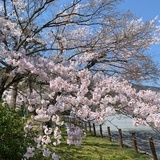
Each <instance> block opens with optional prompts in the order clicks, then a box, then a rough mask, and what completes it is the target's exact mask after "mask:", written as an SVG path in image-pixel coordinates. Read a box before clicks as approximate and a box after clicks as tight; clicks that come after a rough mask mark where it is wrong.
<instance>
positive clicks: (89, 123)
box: [88, 121, 91, 132]
mask: <svg viewBox="0 0 160 160" xmlns="http://www.w3.org/2000/svg"><path fill="white" fill-rule="evenodd" d="M88 126H89V132H91V122H90V121H89V122H88Z"/></svg>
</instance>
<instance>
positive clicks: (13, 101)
mask: <svg viewBox="0 0 160 160" xmlns="http://www.w3.org/2000/svg"><path fill="white" fill-rule="evenodd" d="M17 87H18V82H16V83H14V84H13V86H12V93H11V101H10V106H11V107H13V108H16V99H17Z"/></svg>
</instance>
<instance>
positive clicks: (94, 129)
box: [64, 117, 158, 160]
mask: <svg viewBox="0 0 160 160" xmlns="http://www.w3.org/2000/svg"><path fill="white" fill-rule="evenodd" d="M64 121H65V122H68V123H73V124H76V125H77V126H79V127H81V128H83V129H85V130H87V131H89V132H90V133H92V134H93V135H94V136H100V137H107V139H108V140H109V141H112V140H113V139H112V138H113V137H112V134H111V130H110V127H107V128H106V130H107V135H104V132H103V129H102V125H98V126H97V125H95V123H91V122H84V121H76V119H75V118H71V117H65V119H64ZM131 138H132V146H133V150H134V152H136V153H138V152H139V149H138V145H137V137H136V133H135V132H133V133H132V134H131ZM116 141H117V140H116ZM118 141H119V145H120V147H121V148H123V147H124V143H123V134H122V130H121V129H118ZM148 143H149V146H150V150H151V153H152V156H153V159H154V160H158V157H157V154H156V150H155V146H154V142H153V139H152V137H148Z"/></svg>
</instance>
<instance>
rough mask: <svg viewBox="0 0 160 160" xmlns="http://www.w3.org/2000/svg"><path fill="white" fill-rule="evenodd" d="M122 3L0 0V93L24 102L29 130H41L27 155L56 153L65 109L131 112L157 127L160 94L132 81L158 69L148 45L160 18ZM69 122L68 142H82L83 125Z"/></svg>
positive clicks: (86, 116) (90, 113) (83, 116)
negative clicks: (140, 15) (138, 15)
mask: <svg viewBox="0 0 160 160" xmlns="http://www.w3.org/2000/svg"><path fill="white" fill-rule="evenodd" d="M117 2H120V0H108V1H106V0H97V1H95V0H88V1H87V0H85V1H83V0H74V1H73V2H66V4H65V5H61V3H60V1H55V0H40V1H36V0H34V1H33V0H32V1H30V0H29V1H25V0H12V1H10V0H3V1H0V22H1V23H0V27H1V28H0V51H1V52H0V69H1V70H0V73H1V79H0V99H3V102H4V103H10V104H11V105H12V106H14V107H15V106H16V107H21V106H22V105H25V106H23V107H25V108H26V109H27V110H28V112H29V115H31V118H30V121H28V123H27V124H26V126H25V127H24V130H25V132H26V135H25V136H27V134H28V132H30V131H31V130H32V131H34V130H36V131H35V132H34V133H33V139H34V141H35V144H34V145H33V146H28V148H27V152H26V154H25V155H24V158H27V159H29V158H30V157H33V156H34V155H36V154H37V152H39V153H42V155H43V156H44V157H52V159H58V158H59V156H58V155H57V153H56V146H57V145H60V143H61V139H62V136H61V130H60V126H62V125H63V123H64V122H63V121H62V120H61V116H62V115H63V113H64V112H66V111H72V112H73V113H74V115H75V117H76V118H77V119H78V120H83V121H94V122H97V123H103V122H105V121H106V120H107V117H108V116H110V115H114V114H116V113H122V114H125V115H132V116H133V117H134V118H135V119H134V124H135V125H137V124H141V123H148V124H149V125H151V126H152V127H155V128H157V129H160V114H159V105H160V102H159V98H158V97H159V93H155V92H152V91H149V90H147V91H144V90H142V91H139V92H137V91H136V90H135V89H134V88H133V87H132V85H131V84H130V83H129V82H128V81H127V80H144V79H148V78H151V77H154V76H155V75H157V74H158V69H157V68H156V65H155V64H154V63H153V61H152V60H151V58H150V57H148V56H147V55H146V54H145V50H146V49H148V48H149V47H150V45H153V44H157V43H159V38H158V36H159V35H158V34H159V26H155V25H154V23H155V21H156V19H154V20H151V21H150V22H147V23H143V22H142V19H133V16H132V15H131V14H130V13H126V14H120V12H118V11H117V10H116V9H115V5H116V3H117ZM146 63H147V65H146ZM111 75H112V76H111ZM66 127H67V133H68V141H67V143H68V144H69V145H72V144H74V145H80V144H81V140H82V137H81V136H82V131H81V129H80V128H79V127H77V126H74V125H71V126H69V125H68V124H66ZM37 130H38V132H37ZM49 146H52V147H53V146H55V148H54V150H51V149H50V147H49Z"/></svg>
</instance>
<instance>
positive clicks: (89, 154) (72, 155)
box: [56, 133, 151, 160]
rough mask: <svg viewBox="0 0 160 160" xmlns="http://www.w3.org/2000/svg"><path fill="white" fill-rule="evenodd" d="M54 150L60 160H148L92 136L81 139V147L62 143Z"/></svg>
mask: <svg viewBox="0 0 160 160" xmlns="http://www.w3.org/2000/svg"><path fill="white" fill-rule="evenodd" d="M56 150H57V151H58V152H59V153H60V155H61V160H149V159H151V158H150V157H149V156H148V155H145V154H140V153H135V152H134V151H133V149H131V148H120V146H119V144H117V143H115V142H110V141H108V140H107V139H105V138H100V137H99V138H98V137H95V136H92V135H91V134H90V133H88V134H87V137H86V138H84V139H83V142H82V145H81V146H73V145H71V146H68V145H67V144H66V140H65V141H62V144H61V145H60V146H59V147H56Z"/></svg>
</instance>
